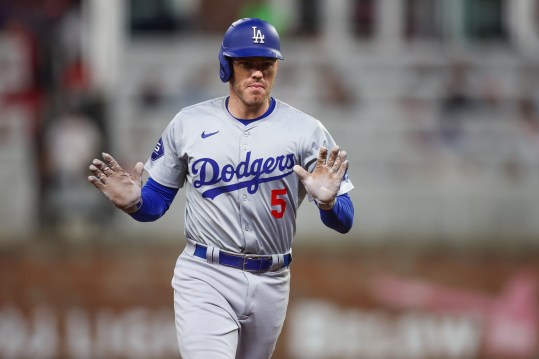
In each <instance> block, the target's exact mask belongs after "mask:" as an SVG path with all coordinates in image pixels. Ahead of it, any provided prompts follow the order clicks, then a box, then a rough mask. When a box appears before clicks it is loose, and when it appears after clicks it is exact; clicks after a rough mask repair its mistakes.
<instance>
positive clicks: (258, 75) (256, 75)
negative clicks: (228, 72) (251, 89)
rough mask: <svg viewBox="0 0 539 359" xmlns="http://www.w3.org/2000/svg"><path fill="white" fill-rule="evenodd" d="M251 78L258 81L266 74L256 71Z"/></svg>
mask: <svg viewBox="0 0 539 359" xmlns="http://www.w3.org/2000/svg"><path fill="white" fill-rule="evenodd" d="M251 77H253V78H256V79H261V78H262V77H264V73H263V72H262V71H261V70H258V69H256V70H254V71H253V73H252V74H251Z"/></svg>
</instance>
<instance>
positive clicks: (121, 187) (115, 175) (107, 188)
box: [88, 153, 144, 213]
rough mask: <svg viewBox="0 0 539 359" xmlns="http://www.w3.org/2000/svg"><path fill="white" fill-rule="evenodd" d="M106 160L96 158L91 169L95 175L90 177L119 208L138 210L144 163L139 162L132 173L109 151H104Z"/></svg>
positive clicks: (128, 210) (127, 210)
mask: <svg viewBox="0 0 539 359" xmlns="http://www.w3.org/2000/svg"><path fill="white" fill-rule="evenodd" d="M102 155H103V159H104V160H105V162H103V161H101V160H99V159H94V160H93V161H92V164H91V165H90V167H89V169H90V171H91V172H92V174H93V176H89V177H88V181H90V182H91V183H92V184H93V185H94V186H95V187H96V188H97V189H99V190H100V191H101V192H103V194H104V195H105V196H107V198H108V199H109V200H110V201H111V202H112V203H113V204H114V205H115V206H116V207H117V208H119V209H121V210H122V211H124V212H126V213H133V212H136V211H137V210H138V208H139V207H140V206H139V202H140V200H141V188H142V173H143V171H144V165H143V164H142V162H137V164H136V165H135V168H134V169H133V174H132V175H130V174H129V173H128V172H127V171H125V170H124V169H123V168H122V167H121V166H120V165H119V164H118V162H116V160H115V159H114V158H113V157H112V156H111V155H109V154H108V153H103V154H102Z"/></svg>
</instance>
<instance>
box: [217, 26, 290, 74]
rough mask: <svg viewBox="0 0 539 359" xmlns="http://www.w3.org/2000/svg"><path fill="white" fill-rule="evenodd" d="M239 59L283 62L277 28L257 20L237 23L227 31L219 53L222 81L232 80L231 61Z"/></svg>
mask: <svg viewBox="0 0 539 359" xmlns="http://www.w3.org/2000/svg"><path fill="white" fill-rule="evenodd" d="M237 57H271V58H274V59H280V60H283V59H284V58H283V55H281V41H280V39H279V34H278V33H277V30H275V27H273V25H271V24H270V23H268V22H266V21H264V20H260V19H256V18H246V19H240V20H237V21H235V22H234V23H233V24H232V25H230V27H229V28H228V30H227V31H226V33H225V36H224V38H223V43H222V44H221V50H220V51H219V63H220V71H219V74H220V76H221V81H223V82H227V81H228V80H230V78H231V77H232V66H231V64H230V60H229V59H230V58H237Z"/></svg>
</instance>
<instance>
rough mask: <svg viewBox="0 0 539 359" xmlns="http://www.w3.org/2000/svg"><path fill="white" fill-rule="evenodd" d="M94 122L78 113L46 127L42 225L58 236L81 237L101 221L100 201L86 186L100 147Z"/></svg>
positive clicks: (99, 137)
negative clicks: (91, 163) (91, 164)
mask: <svg viewBox="0 0 539 359" xmlns="http://www.w3.org/2000/svg"><path fill="white" fill-rule="evenodd" d="M102 146H103V145H102V133H101V131H100V129H99V127H98V126H97V125H96V123H95V121H94V120H93V119H92V118H90V117H89V116H87V115H86V114H84V113H82V112H80V111H79V110H77V109H71V110H68V111H66V112H65V113H62V114H60V115H59V116H58V117H56V118H54V119H53V120H52V121H51V123H50V124H48V126H47V127H46V130H45V134H44V150H45V156H46V168H45V177H46V182H45V183H46V186H45V189H46V193H45V206H44V207H45V211H44V217H45V223H46V225H47V227H49V229H53V230H54V231H57V233H60V234H66V235H74V236H76V237H78V236H80V235H81V234H84V232H86V231H87V230H88V228H87V227H88V226H90V225H92V224H93V225H95V226H97V224H98V223H99V222H98V221H100V220H102V219H103V218H101V216H102V215H101V214H100V213H102V212H101V211H100V208H101V207H100V201H98V200H99V198H96V196H95V195H94V194H93V191H92V188H91V187H90V186H88V184H87V180H86V177H87V174H88V168H87V163H89V162H90V161H91V160H92V158H94V157H95V156H96V155H97V153H98V151H99V149H101V148H103V147H102Z"/></svg>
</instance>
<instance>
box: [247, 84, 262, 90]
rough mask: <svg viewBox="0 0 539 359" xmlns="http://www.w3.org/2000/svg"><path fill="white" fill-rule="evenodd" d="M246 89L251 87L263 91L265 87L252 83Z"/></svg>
mask: <svg viewBox="0 0 539 359" xmlns="http://www.w3.org/2000/svg"><path fill="white" fill-rule="evenodd" d="M247 87H251V88H255V89H264V88H265V86H264V85H262V84H260V83H254V84H250V85H249V86H247Z"/></svg>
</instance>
